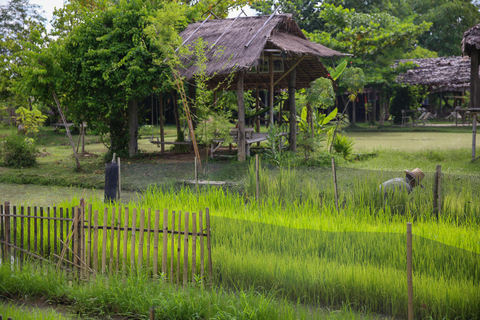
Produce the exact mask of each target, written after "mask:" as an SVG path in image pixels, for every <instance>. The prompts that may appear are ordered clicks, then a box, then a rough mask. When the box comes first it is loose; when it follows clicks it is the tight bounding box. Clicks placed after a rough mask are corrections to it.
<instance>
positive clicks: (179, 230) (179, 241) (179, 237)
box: [177, 211, 182, 286]
mask: <svg viewBox="0 0 480 320" xmlns="http://www.w3.org/2000/svg"><path fill="white" fill-rule="evenodd" d="M181 236H182V211H178V239H177V286H178V285H180V250H181V246H182V243H181V241H182V238H181Z"/></svg>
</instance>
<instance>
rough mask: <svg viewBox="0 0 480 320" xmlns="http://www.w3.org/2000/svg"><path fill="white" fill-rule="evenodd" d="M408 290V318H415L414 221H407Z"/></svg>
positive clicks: (410, 319) (409, 319) (411, 319)
mask: <svg viewBox="0 0 480 320" xmlns="http://www.w3.org/2000/svg"><path fill="white" fill-rule="evenodd" d="M407 290H408V320H413V279H412V223H411V222H407Z"/></svg>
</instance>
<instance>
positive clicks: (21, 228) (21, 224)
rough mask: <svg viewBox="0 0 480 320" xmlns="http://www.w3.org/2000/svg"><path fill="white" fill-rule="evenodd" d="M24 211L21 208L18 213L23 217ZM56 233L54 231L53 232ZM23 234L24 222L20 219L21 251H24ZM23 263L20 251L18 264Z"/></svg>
mask: <svg viewBox="0 0 480 320" xmlns="http://www.w3.org/2000/svg"><path fill="white" fill-rule="evenodd" d="M24 211H25V208H24V207H23V206H22V207H21V208H20V212H21V214H22V216H23V214H24ZM55 231H56V230H55ZM24 233H25V221H24V217H22V218H20V248H21V249H22V250H23V249H24V241H25V240H24V238H25V236H24ZM22 263H23V251H20V264H22Z"/></svg>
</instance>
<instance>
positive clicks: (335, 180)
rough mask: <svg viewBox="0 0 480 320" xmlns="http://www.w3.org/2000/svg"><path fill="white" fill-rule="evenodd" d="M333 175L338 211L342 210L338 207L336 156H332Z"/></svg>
mask: <svg viewBox="0 0 480 320" xmlns="http://www.w3.org/2000/svg"><path fill="white" fill-rule="evenodd" d="M332 177H333V191H334V192H335V208H337V212H340V210H339V209H338V189H337V171H336V170H335V158H334V157H332Z"/></svg>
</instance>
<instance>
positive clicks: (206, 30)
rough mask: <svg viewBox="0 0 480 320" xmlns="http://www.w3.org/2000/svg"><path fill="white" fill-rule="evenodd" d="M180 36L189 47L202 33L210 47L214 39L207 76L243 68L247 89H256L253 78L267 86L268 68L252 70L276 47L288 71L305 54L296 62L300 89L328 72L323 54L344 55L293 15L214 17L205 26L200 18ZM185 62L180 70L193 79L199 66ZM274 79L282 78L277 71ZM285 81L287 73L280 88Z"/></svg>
mask: <svg viewBox="0 0 480 320" xmlns="http://www.w3.org/2000/svg"><path fill="white" fill-rule="evenodd" d="M180 35H181V37H182V38H183V39H184V41H185V40H187V41H186V43H185V44H184V45H185V46H192V45H193V43H194V42H195V40H196V39H198V38H203V41H205V42H207V43H208V44H210V46H211V45H212V44H214V43H216V45H215V46H213V47H212V48H211V49H210V50H209V51H208V52H206V58H208V62H207V65H206V71H205V72H206V75H207V76H214V79H212V83H218V82H220V81H222V80H223V79H225V77H226V76H228V75H229V74H230V73H231V72H234V71H239V70H244V71H245V72H246V74H245V89H253V88H254V87H255V83H258V85H259V87H260V88H267V87H268V83H269V81H270V80H269V74H268V72H266V73H262V74H259V73H253V72H252V71H251V70H252V68H258V67H259V60H260V59H262V58H267V57H268V56H269V54H270V53H271V52H274V51H277V53H276V54H278V55H279V57H278V59H281V60H283V63H284V70H285V71H287V70H289V69H290V67H292V66H293V65H294V63H295V62H296V61H297V60H298V59H299V58H303V59H302V61H301V62H300V64H299V65H298V66H297V79H296V87H297V88H302V87H308V86H309V85H310V82H311V81H313V80H315V79H317V78H319V77H329V75H328V71H327V69H326V68H325V66H324V65H323V64H322V62H321V61H320V60H319V57H325V58H330V57H340V56H343V54H342V53H340V52H337V51H335V50H332V49H329V48H327V47H325V46H322V45H320V44H318V43H313V42H310V41H308V40H307V38H306V37H305V35H304V34H303V32H302V30H301V29H300V28H299V27H298V25H297V23H296V22H295V21H294V20H293V19H292V16H291V15H290V14H278V15H274V16H273V17H270V16H253V17H239V18H237V19H236V20H235V19H214V20H209V21H206V22H205V23H204V24H203V25H202V23H201V22H198V23H193V24H190V25H189V26H188V27H187V28H186V29H185V30H184V31H183V32H181V33H180ZM218 52H222V53H221V54H218ZM184 63H185V65H186V67H185V68H184V69H182V70H181V74H182V76H185V77H186V78H187V79H191V78H192V77H194V75H195V73H196V72H197V67H196V66H195V65H194V63H192V62H190V63H188V62H187V61H184ZM249 70H250V71H249ZM275 78H276V79H277V78H279V74H278V73H276V74H275ZM287 81H288V77H285V78H284V79H283V80H281V81H280V82H279V83H278V86H277V87H281V88H285V87H287V86H288V83H287ZM232 84H233V86H232V88H233V87H235V84H236V80H235V79H234V80H233V82H232Z"/></svg>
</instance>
